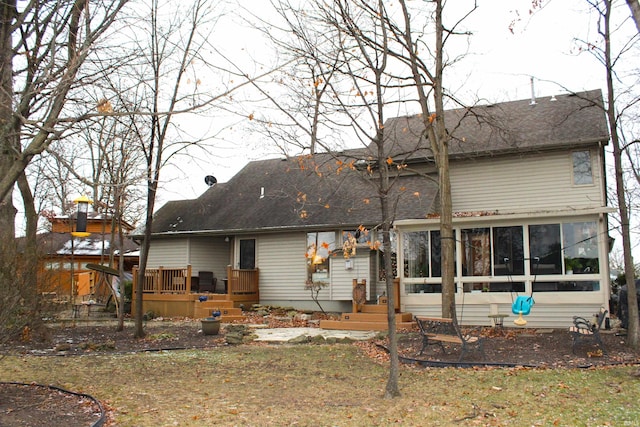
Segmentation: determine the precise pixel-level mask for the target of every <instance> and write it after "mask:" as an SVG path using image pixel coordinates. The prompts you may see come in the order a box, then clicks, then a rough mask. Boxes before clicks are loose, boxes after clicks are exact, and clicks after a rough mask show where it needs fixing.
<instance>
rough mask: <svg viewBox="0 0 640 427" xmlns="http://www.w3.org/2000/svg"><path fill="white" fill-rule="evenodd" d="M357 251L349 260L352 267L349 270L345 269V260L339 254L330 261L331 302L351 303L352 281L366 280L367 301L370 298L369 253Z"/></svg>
mask: <svg viewBox="0 0 640 427" xmlns="http://www.w3.org/2000/svg"><path fill="white" fill-rule="evenodd" d="M358 250H359V252H357V255H356V256H355V257H352V258H351V264H352V266H353V268H352V269H351V270H347V269H346V268H345V259H344V257H342V256H340V254H339V255H338V256H336V257H335V258H332V259H331V268H330V271H331V300H333V301H351V300H352V298H353V279H357V280H358V281H362V279H366V281H367V299H370V298H371V293H372V290H371V284H372V281H371V280H370V279H369V271H370V267H369V264H370V260H369V251H368V250H366V251H365V250H360V249H358ZM361 254H362V255H361Z"/></svg>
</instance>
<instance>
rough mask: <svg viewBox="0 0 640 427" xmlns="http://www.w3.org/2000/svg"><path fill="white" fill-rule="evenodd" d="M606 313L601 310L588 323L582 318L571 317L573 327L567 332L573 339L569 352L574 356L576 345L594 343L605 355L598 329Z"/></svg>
mask: <svg viewBox="0 0 640 427" xmlns="http://www.w3.org/2000/svg"><path fill="white" fill-rule="evenodd" d="M607 313H608V311H607V310H605V309H604V308H601V309H600V311H599V312H598V313H596V314H595V319H594V320H593V321H588V320H587V319H585V318H584V317H580V316H573V326H570V327H569V332H570V333H571V337H572V339H573V345H572V348H571V351H573V353H574V354H575V352H576V345H578V344H579V343H581V342H584V341H593V342H595V343H596V344H597V345H598V346H599V347H600V349H601V350H602V352H603V353H605V354H606V353H607V351H606V350H605V348H604V344H603V343H602V338H600V329H601V328H602V325H603V324H604V319H605V318H606V317H607Z"/></svg>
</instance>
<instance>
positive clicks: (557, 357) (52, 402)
mask: <svg viewBox="0 0 640 427" xmlns="http://www.w3.org/2000/svg"><path fill="white" fill-rule="evenodd" d="M317 318H318V316H317V315H314V316H313V317H312V319H313V320H311V322H309V321H308V320H307V319H304V320H299V319H297V318H291V319H287V318H286V317H282V316H274V315H271V316H266V317H264V316H261V315H260V316H258V315H250V316H249V318H248V320H247V322H249V323H260V324H267V325H268V326H269V327H299V326H315V325H317ZM314 320H315V321H314ZM145 332H146V337H145V338H144V339H135V338H134V337H133V329H132V327H131V326H127V327H126V328H125V330H124V331H121V332H118V331H116V328H115V326H114V324H113V323H112V322H111V323H108V324H104V323H101V324H90V325H89V324H83V323H82V322H75V323H73V322H67V323H63V324H58V325H56V326H53V325H52V326H51V327H49V328H47V329H46V330H45V332H44V333H35V332H33V333H32V334H27V336H28V337H29V338H30V340H29V341H28V342H23V341H15V342H9V343H7V342H5V343H0V354H4V355H7V354H14V355H15V354H21V355H26V354H28V355H41V356H51V355H55V356H73V355H81V354H113V353H128V352H141V351H157V350H163V349H165V350H166V349H169V350H173V349H192V348H211V347H216V346H222V345H226V342H225V338H224V327H223V330H222V331H221V334H220V335H217V336H207V335H203V334H202V332H201V331H200V322H199V321H198V320H193V319H156V320H153V321H149V322H147V323H146V325H145ZM482 333H483V336H484V338H485V346H484V352H485V356H486V357H485V360H484V362H488V363H491V364H494V363H495V364H500V363H506V364H512V363H514V364H521V365H535V366H538V367H541V368H583V367H598V366H607V365H617V364H635V363H638V362H640V353H638V352H635V351H633V350H631V349H630V348H628V347H627V346H626V344H625V336H624V335H623V334H622V333H620V332H616V331H614V330H611V331H603V333H602V339H603V341H604V344H605V348H606V353H601V352H600V351H599V349H598V348H597V346H595V345H593V344H591V343H585V344H583V345H580V346H579V347H577V348H576V353H575V354H574V353H573V352H572V346H571V336H570V335H569V333H568V331H567V330H534V329H514V328H505V329H499V328H497V329H496V328H484V329H483V330H482ZM23 337H24V336H23ZM421 344H422V341H421V337H420V335H419V333H418V331H417V329H416V330H410V331H400V332H399V334H398V348H399V353H400V354H401V356H402V358H403V360H405V361H414V360H430V361H440V362H455V361H457V359H458V356H459V354H460V353H459V352H460V347H459V346H455V345H445V352H444V353H443V352H442V351H441V350H440V349H439V348H438V347H437V346H429V348H428V349H427V351H426V352H425V354H424V355H422V356H420V355H418V353H419V351H420V349H421ZM249 345H252V344H249ZM256 345H264V343H262V344H257V343H256ZM357 345H358V346H359V347H360V348H361V349H362V350H363V351H364V352H366V353H367V354H369V355H370V356H371V357H372V358H375V359H377V360H380V361H383V362H384V361H386V360H388V354H386V352H385V350H384V347H385V346H387V342H386V339H374V340H370V341H368V342H364V343H358V344H357ZM465 360H466V361H479V360H480V356H479V355H478V354H472V355H470V356H469V357H467V358H465ZM43 394H44V395H43ZM96 397H97V398H99V397H100V396H96ZM24 408H29V410H24ZM36 409H37V410H36ZM95 411H96V409H95V407H92V406H91V405H90V401H89V400H88V399H86V398H82V397H78V396H75V395H69V394H67V393H63V392H60V391H58V390H50V389H47V388H41V387H34V386H31V387H30V386H17V385H8V384H3V383H0V425H2V426H20V427H22V426H30V425H54V424H51V420H52V419H59V420H61V423H60V424H59V425H60V426H67V425H74V426H85V425H86V426H92V425H93V422H95ZM22 415H24V417H23V416H22ZM75 416H77V417H78V418H77V419H76V418H71V419H70V418H69V417H75ZM34 417H35V419H34ZM39 417H41V418H39ZM43 420H44V424H41V423H40V422H42V421H43ZM55 425H58V424H55ZM107 425H108V422H107Z"/></svg>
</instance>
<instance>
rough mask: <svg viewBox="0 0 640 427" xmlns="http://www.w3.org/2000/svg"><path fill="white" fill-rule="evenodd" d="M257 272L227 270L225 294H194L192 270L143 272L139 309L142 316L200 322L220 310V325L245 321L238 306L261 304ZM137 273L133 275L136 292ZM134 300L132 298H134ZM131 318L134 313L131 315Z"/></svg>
mask: <svg viewBox="0 0 640 427" xmlns="http://www.w3.org/2000/svg"><path fill="white" fill-rule="evenodd" d="M258 273H259V272H258V269H251V270H239V269H232V268H230V267H229V268H227V278H226V279H221V280H223V281H225V282H226V292H225V293H212V292H197V291H195V289H193V288H192V286H191V285H192V283H191V278H192V272H191V266H190V265H188V266H186V267H184V268H163V267H159V268H152V269H147V270H146V271H145V275H144V277H145V281H144V283H143V294H142V306H143V310H144V312H145V313H147V312H149V311H152V312H153V313H154V314H155V315H156V316H163V317H190V318H203V317H209V316H211V312H212V311H214V310H220V312H221V313H222V316H221V320H222V321H223V322H233V321H237V320H242V319H244V316H243V315H242V309H241V307H240V306H241V305H244V306H249V305H251V304H254V303H255V304H257V303H259V302H260V293H259V281H258V276H259V274H258ZM137 280H138V270H137V268H134V271H133V288H134V290H135V289H136V284H137ZM134 299H135V296H134ZM132 314H133V313H132Z"/></svg>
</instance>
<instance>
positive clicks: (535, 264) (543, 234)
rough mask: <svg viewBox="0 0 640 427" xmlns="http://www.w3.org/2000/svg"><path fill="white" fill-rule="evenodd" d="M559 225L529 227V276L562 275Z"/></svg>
mask: <svg viewBox="0 0 640 427" xmlns="http://www.w3.org/2000/svg"><path fill="white" fill-rule="evenodd" d="M560 242H561V240H560V224H540V225H530V226H529V251H530V260H529V268H530V271H531V274H534V275H544V274H562V248H561V246H560Z"/></svg>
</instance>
